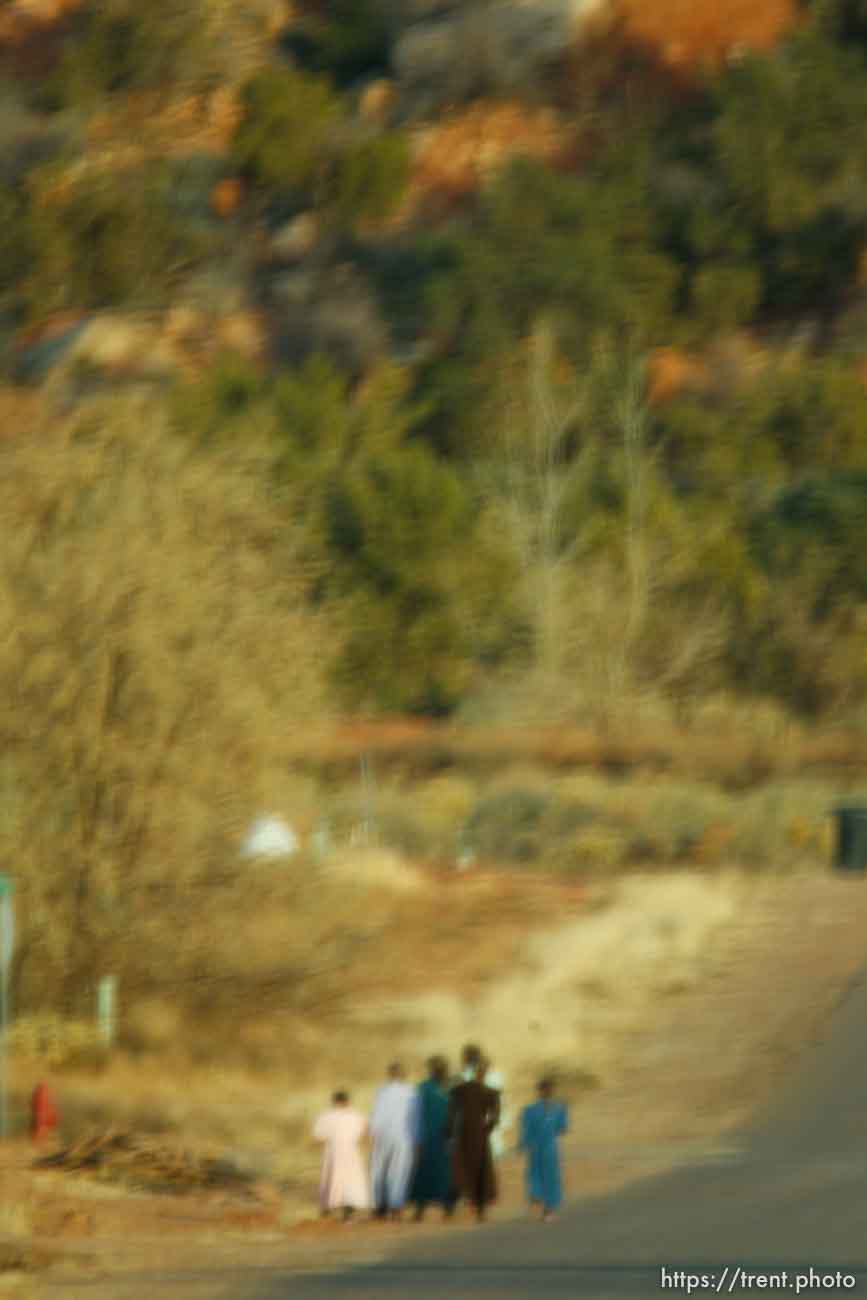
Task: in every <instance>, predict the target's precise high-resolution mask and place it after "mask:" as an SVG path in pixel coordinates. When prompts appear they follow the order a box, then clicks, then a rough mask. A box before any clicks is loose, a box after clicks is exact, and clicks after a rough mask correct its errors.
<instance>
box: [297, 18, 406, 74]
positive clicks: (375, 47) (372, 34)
mask: <svg viewBox="0 0 867 1300" xmlns="http://www.w3.org/2000/svg"><path fill="white" fill-rule="evenodd" d="M285 44H286V46H287V47H288V50H289V52H290V53H291V54H293V55H294V56H295V57H296V58H297V59H299V60H300V61H301V63H302V64H303V66H304V67H305V68H308V69H309V70H310V71H312V72H325V73H327V74H328V75H329V76H331V77H333V78H334V80H335V82H336V83H337V84H338V85H339V86H348V85H351V84H352V83H353V82H355V81H357V80H358V79H359V78H360V77H364V76H371V75H377V74H379V75H382V74H384V73H386V72H388V70H389V66H390V65H389V47H390V38H389V30H388V23H387V21H386V18H385V15H384V13H383V11H382V9H381V7H380V6H379V5H377V4H376V2H375V0H329V2H328V5H327V8H326V12H325V14H324V16H323V17H322V18H320V19H319V20H317V21H313V22H311V23H308V24H307V25H297V24H296V25H294V27H293V30H292V31H290V33H289V35H288V36H287V38H286V40H285Z"/></svg>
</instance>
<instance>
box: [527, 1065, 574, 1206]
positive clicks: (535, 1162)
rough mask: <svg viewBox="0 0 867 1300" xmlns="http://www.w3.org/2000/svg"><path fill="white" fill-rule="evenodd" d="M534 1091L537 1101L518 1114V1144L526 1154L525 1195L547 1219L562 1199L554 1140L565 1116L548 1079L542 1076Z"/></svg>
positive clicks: (563, 1129) (561, 1130)
mask: <svg viewBox="0 0 867 1300" xmlns="http://www.w3.org/2000/svg"><path fill="white" fill-rule="evenodd" d="M538 1092H539V1100H538V1101H535V1102H533V1104H532V1105H531V1106H525V1107H524V1109H523V1111H522V1113H521V1141H520V1147H521V1150H522V1151H523V1152H524V1153H525V1154H526V1157H527V1195H528V1196H529V1198H530V1202H531V1204H533V1205H536V1206H538V1207H539V1214H540V1217H541V1218H542V1220H543V1221H544V1222H547V1221H548V1220H549V1219H551V1218H553V1216H554V1214H555V1212H556V1210H557V1209H558V1207H559V1205H560V1202H561V1201H562V1199H563V1188H562V1181H561V1178H560V1152H559V1150H558V1147H557V1139H558V1138H559V1137H560V1136H561V1135H562V1134H563V1133H565V1132H566V1131H567V1130H568V1127H569V1117H568V1112H567V1110H566V1107H565V1106H564V1105H563V1103H562V1102H559V1101H555V1100H554V1084H553V1081H552V1080H551V1079H542V1080H541V1081H540V1083H539V1086H538Z"/></svg>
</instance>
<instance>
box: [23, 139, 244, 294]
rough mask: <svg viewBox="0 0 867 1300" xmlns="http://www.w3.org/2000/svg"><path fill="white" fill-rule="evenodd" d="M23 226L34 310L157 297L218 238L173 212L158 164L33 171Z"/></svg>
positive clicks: (167, 177)
mask: <svg viewBox="0 0 867 1300" xmlns="http://www.w3.org/2000/svg"><path fill="white" fill-rule="evenodd" d="M28 226H29V247H30V250H31V253H32V258H33V261H32V265H31V266H30V267H29V268H28V272H27V277H26V296H27V299H28V301H29V305H30V309H31V311H32V312H33V313H34V314H38V315H45V314H46V313H47V312H49V311H52V310H58V309H60V308H63V307H67V306H74V307H91V308H92V307H114V306H124V305H127V304H135V305H142V304H153V303H156V302H161V301H164V300H165V298H166V296H167V295H168V294H169V293H170V292H171V289H172V288H173V286H174V285H175V284H176V283H177V281H178V279H179V278H180V277H181V276H182V275H184V274H186V273H188V272H189V271H190V270H191V269H192V268H194V267H195V266H197V265H199V264H201V263H202V262H203V261H205V260H206V259H207V258H208V256H209V255H213V254H214V253H215V252H216V251H217V250H218V249H219V239H220V235H219V234H218V233H216V232H210V231H204V232H203V231H202V230H201V229H200V228H198V227H193V226H191V225H190V224H189V223H187V222H184V221H183V220H182V219H181V218H180V217H179V216H178V215H177V214H176V213H175V212H174V211H173V205H172V173H171V170H170V168H168V167H167V166H166V165H165V164H162V163H160V164H146V165H143V166H140V167H134V168H128V169H126V170H124V171H123V172H120V173H113V172H109V171H104V172H84V173H83V174H82V175H81V176H74V175H71V174H70V173H69V172H68V170H66V169H64V168H62V167H57V166H54V165H52V166H49V167H47V168H40V169H38V171H37V172H35V173H34V174H33V177H32V180H31V198H30V205H29V214H28Z"/></svg>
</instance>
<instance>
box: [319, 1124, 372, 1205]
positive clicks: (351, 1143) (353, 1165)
mask: <svg viewBox="0 0 867 1300" xmlns="http://www.w3.org/2000/svg"><path fill="white" fill-rule="evenodd" d="M366 1129H367V1124H366V1122H365V1119H364V1116H363V1115H361V1114H359V1112H358V1111H357V1110H353V1109H352V1108H351V1107H350V1106H333V1107H332V1108H331V1110H326V1111H324V1112H323V1113H322V1114H321V1115H320V1116H319V1118H318V1119H317V1121H316V1123H315V1124H314V1126H313V1136H314V1138H316V1140H317V1141H318V1142H324V1143H325V1151H324V1153H323V1157H322V1177H321V1179H320V1182H319V1203H320V1205H321V1207H322V1209H323V1210H340V1209H353V1210H366V1209H367V1208H368V1206H369V1205H370V1196H369V1193H368V1187H367V1170H366V1169H365V1167H364V1160H363V1159H362V1155H361V1151H360V1149H359V1143H360V1141H361V1139H362V1138H363V1137H364V1134H365V1131H366Z"/></svg>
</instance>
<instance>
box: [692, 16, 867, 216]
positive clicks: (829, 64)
mask: <svg viewBox="0 0 867 1300" xmlns="http://www.w3.org/2000/svg"><path fill="white" fill-rule="evenodd" d="M718 105H719V110H718V116H717V118H716V121H715V123H714V126H713V130H712V135H713V140H714V144H715V149H716V157H717V159H718V163H719V166H720V168H721V169H722V173H723V175H724V176H725V178H726V180H727V182H728V184H729V185H730V186H731V187H732V190H733V192H734V194H735V195H736V196H737V199H738V201H739V203H740V205H741V206H742V208H743V209H744V212H745V214H746V215H747V217H748V219H750V220H751V221H753V222H754V223H756V224H757V225H758V226H759V227H760V228H761V229H764V230H767V231H769V232H773V233H776V234H782V233H785V232H790V231H793V230H796V229H798V228H800V227H803V226H805V225H807V224H809V223H810V222H813V221H815V220H816V219H817V218H819V217H820V216H822V214H824V213H827V212H828V211H829V209H838V210H841V211H844V212H846V213H848V214H851V215H853V216H862V217H863V215H864V214H865V213H867V145H865V141H864V137H863V132H862V131H861V130H860V123H861V121H863V119H864V115H865V112H867V70H865V67H864V64H863V61H862V59H861V58H860V57H859V56H858V55H857V54H855V53H853V52H852V51H850V50H845V49H841V48H840V47H839V46H835V45H833V44H832V43H830V42H828V41H826V40H825V39H824V38H823V37H822V36H821V35H820V34H817V33H815V32H813V31H807V32H805V33H802V34H799V35H797V36H795V37H793V38H792V39H791V40H790V41H789V42H788V43H787V45H786V46H785V47H784V49H783V50H782V51H781V52H780V53H779V54H778V55H776V56H775V57H773V58H766V57H759V56H753V57H751V58H747V59H745V60H744V61H743V62H742V63H740V64H738V65H736V66H734V67H732V68H731V69H730V70H729V71H728V73H727V74H726V76H725V77H724V78H723V79H722V81H721V82H720V84H719V88H718Z"/></svg>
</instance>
